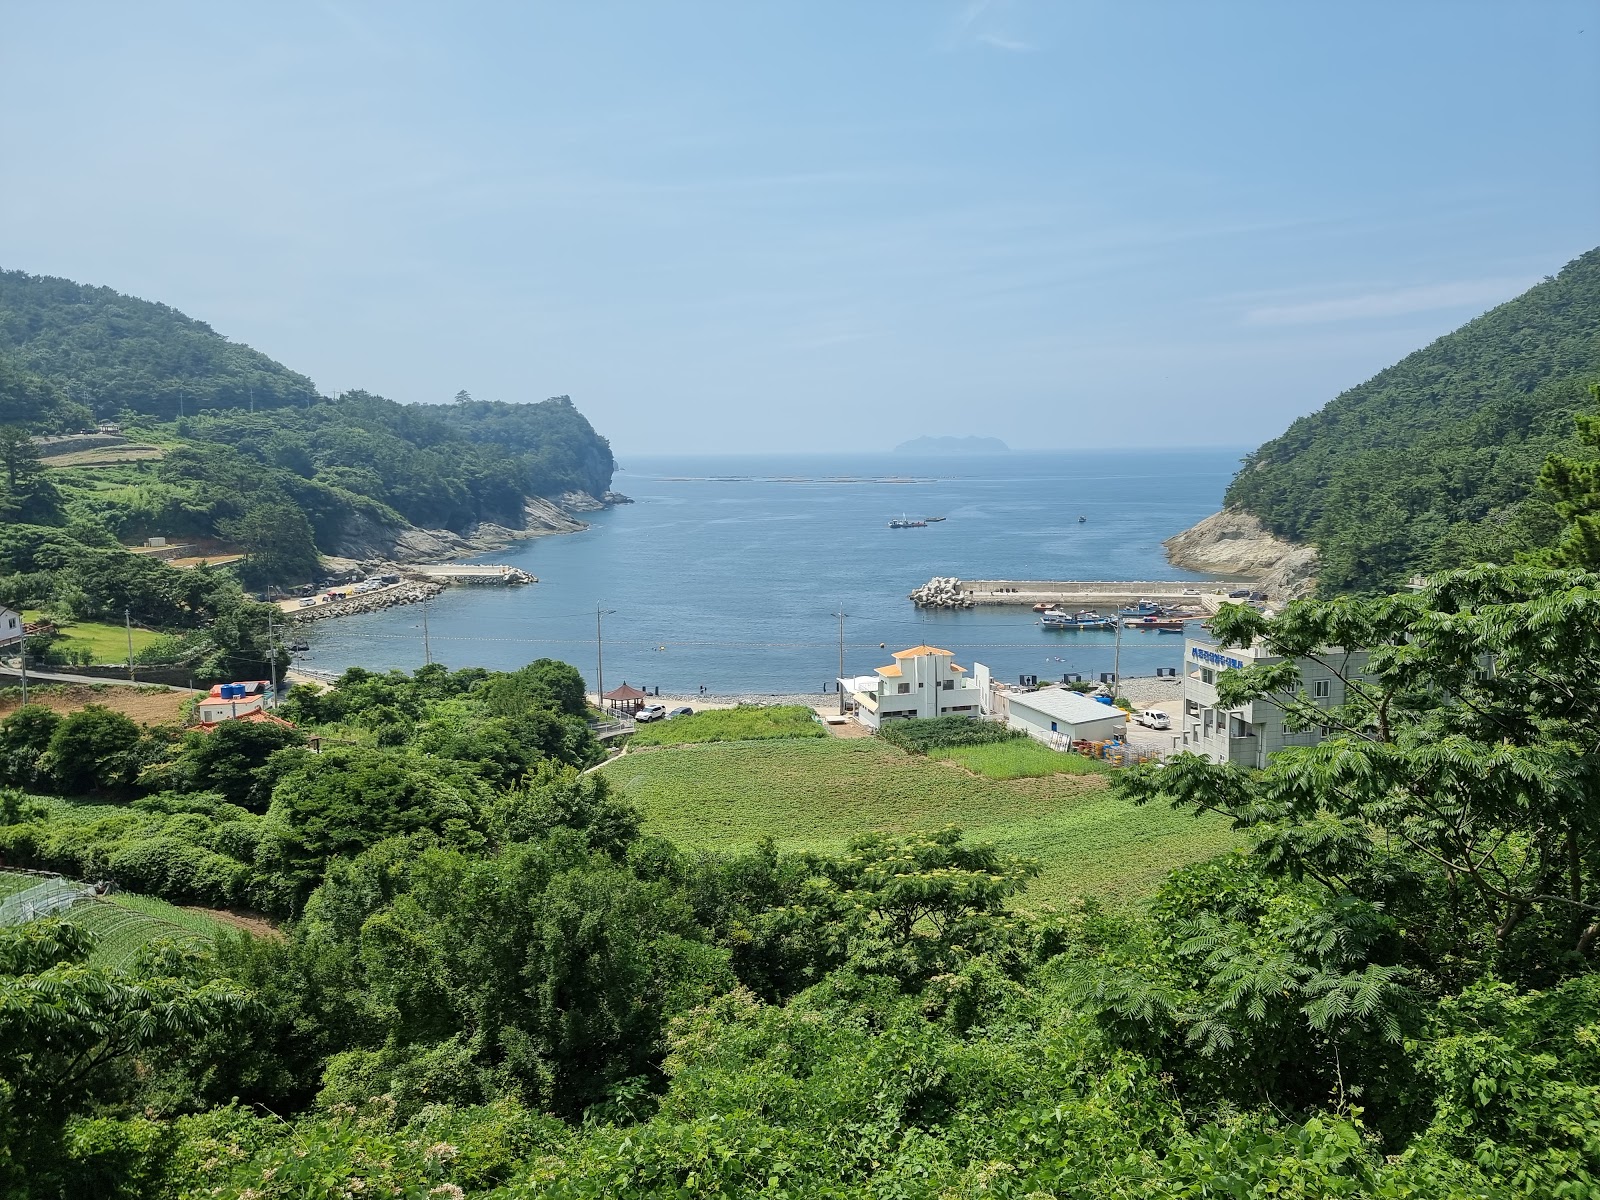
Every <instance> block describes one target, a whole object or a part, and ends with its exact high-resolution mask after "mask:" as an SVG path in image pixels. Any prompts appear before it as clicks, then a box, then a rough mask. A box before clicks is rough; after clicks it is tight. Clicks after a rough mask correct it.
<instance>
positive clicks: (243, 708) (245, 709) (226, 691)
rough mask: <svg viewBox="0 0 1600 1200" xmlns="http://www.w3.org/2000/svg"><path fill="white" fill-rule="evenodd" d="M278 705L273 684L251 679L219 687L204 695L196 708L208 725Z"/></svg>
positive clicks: (197, 718) (198, 718)
mask: <svg viewBox="0 0 1600 1200" xmlns="http://www.w3.org/2000/svg"><path fill="white" fill-rule="evenodd" d="M277 706H278V698H277V697H276V696H275V695H274V694H273V691H272V684H270V683H268V682H267V681H266V680H265V679H249V680H246V681H244V682H243V683H219V684H216V685H215V686H214V687H213V688H212V689H211V692H210V694H208V695H205V696H202V697H201V698H200V702H199V703H198V704H196V705H195V707H194V715H195V720H197V721H198V722H199V723H200V724H202V725H208V724H216V723H217V722H218V721H232V720H236V719H237V718H239V717H244V716H248V715H249V714H250V713H253V712H265V711H267V710H268V709H272V708H276V707H277Z"/></svg>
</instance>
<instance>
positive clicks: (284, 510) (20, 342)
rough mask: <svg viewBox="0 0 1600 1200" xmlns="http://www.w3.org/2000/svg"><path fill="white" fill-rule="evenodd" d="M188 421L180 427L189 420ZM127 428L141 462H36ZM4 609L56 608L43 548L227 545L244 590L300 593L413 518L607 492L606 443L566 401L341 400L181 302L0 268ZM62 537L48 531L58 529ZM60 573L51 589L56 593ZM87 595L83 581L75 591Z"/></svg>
mask: <svg viewBox="0 0 1600 1200" xmlns="http://www.w3.org/2000/svg"><path fill="white" fill-rule="evenodd" d="M180 414H181V415H180ZM96 418H102V419H104V418H109V419H114V420H116V421H118V422H120V424H121V426H122V430H123V432H124V433H125V434H126V435H127V436H128V437H129V438H130V439H133V440H134V441H136V442H137V443H139V445H140V446H141V447H142V448H141V449H140V450H139V451H138V452H137V454H135V455H132V456H130V457H129V458H128V459H126V460H122V461H112V462H85V463H77V464H61V463H56V464H46V465H41V464H40V462H39V459H38V455H37V454H35V453H33V452H32V451H31V450H30V449H29V447H28V439H29V437H30V436H36V435H47V434H59V433H66V432H73V431H76V430H81V429H84V428H86V427H87V426H89V425H91V424H92V423H93V421H94V420H95V419H96ZM0 459H3V462H4V466H5V470H4V471H3V472H0V516H3V517H4V518H5V519H6V520H7V522H8V524H9V528H8V529H7V530H6V531H5V536H3V537H0V577H3V576H5V575H6V574H8V573H11V572H22V573H27V574H30V575H31V576H33V577H34V578H33V580H32V581H31V582H29V581H24V583H26V586H23V584H21V583H19V581H18V580H16V579H15V578H12V579H10V580H9V581H7V580H3V579H0V600H5V601H9V602H11V603H13V604H16V603H28V604H38V605H48V604H49V603H51V602H53V601H57V600H60V599H61V597H60V596H59V595H57V594H56V592H57V591H59V588H56V587H54V586H52V587H51V588H50V589H48V590H46V591H44V592H40V591H39V588H40V587H41V586H43V582H42V581H43V580H44V578H45V576H44V574H43V573H44V572H49V571H57V572H59V571H60V570H61V569H63V568H62V566H60V565H58V566H57V567H44V568H41V567H38V566H37V565H35V560H36V559H37V555H36V554H35V553H34V549H33V548H34V547H36V546H37V545H39V544H41V541H46V542H51V543H54V544H57V545H67V544H75V545H78V546H81V547H90V546H93V547H98V548H100V549H110V548H112V547H113V546H114V544H115V543H116V542H119V541H120V542H123V543H125V544H126V543H131V542H134V541H136V540H138V539H141V538H145V537H149V536H157V535H160V536H166V537H173V538H197V537H198V538H212V539H219V540H221V541H225V542H230V543H234V544H238V545H240V546H242V547H243V548H244V549H245V550H246V551H247V552H248V553H249V554H250V556H251V557H250V560H249V563H248V564H247V568H246V574H247V575H248V576H251V578H249V580H248V581H249V582H251V583H252V584H253V585H254V586H257V587H261V586H264V585H265V584H266V583H269V582H271V583H278V584H280V585H281V584H288V583H298V582H302V581H303V580H305V579H307V578H309V577H310V576H312V575H313V574H314V573H315V571H316V565H317V558H316V556H317V554H318V552H321V553H323V554H345V555H355V556H359V557H364V556H366V554H368V553H372V552H377V553H381V552H382V549H381V548H382V547H383V546H384V545H385V544H386V539H392V537H393V536H394V534H395V533H397V532H398V531H401V530H403V529H404V528H406V526H408V525H413V526H419V527H425V528H445V529H450V530H452V531H454V532H456V533H466V532H468V531H469V530H471V529H472V528H473V527H475V526H477V525H479V524H481V523H484V522H492V523H494V524H496V525H501V526H506V527H510V528H513V529H515V528H519V527H521V526H522V525H523V523H524V522H523V511H524V507H525V502H526V500H527V499H528V498H529V497H535V496H556V495H560V494H563V493H566V492H569V491H576V492H585V493H588V494H590V495H593V496H596V497H599V496H602V495H603V494H604V493H605V492H606V491H607V489H608V488H609V487H610V486H611V474H612V470H613V466H614V464H613V460H612V456H611V449H610V446H609V445H608V444H607V442H606V440H605V439H604V438H602V437H601V436H599V435H598V434H597V433H596V432H595V431H594V429H593V427H592V426H590V424H589V422H588V421H587V420H585V419H584V417H583V415H582V414H581V413H580V412H578V410H577V409H576V408H575V407H574V406H573V404H572V401H571V400H570V399H568V398H567V397H566V396H557V397H555V398H553V399H550V400H545V401H541V402H539V403H534V404H507V403H489V402H479V401H474V400H472V399H471V398H470V397H468V396H467V395H466V394H465V393H462V394H461V396H460V397H459V398H458V399H457V401H456V402H454V403H451V404H433V405H406V404H397V403H395V402H394V401H392V400H387V399H385V398H383V397H382V396H377V395H373V394H371V393H368V392H364V391H359V390H357V391H348V392H344V393H342V394H340V395H339V396H338V397H336V398H329V397H324V396H320V395H318V394H317V391H316V389H315V388H314V387H313V386H312V384H311V381H310V380H308V379H306V378H305V377H304V376H302V375H298V374H296V373H295V372H293V371H290V370H288V369H287V368H286V367H283V366H282V365H280V364H278V363H276V362H274V361H272V360H271V359H269V358H267V357H266V356H265V355H262V354H259V353H257V352H256V351H254V350H252V349H250V348H249V347H248V346H242V345H239V344H237V343H234V342H230V341H228V340H227V339H226V338H224V337H222V336H221V335H219V334H218V333H216V332H215V331H214V330H213V329H211V327H210V326H208V325H206V324H205V323H204V322H201V321H196V320H193V319H191V318H189V317H187V316H185V315H184V314H182V313H180V312H178V311H176V310H175V309H172V308H168V307H167V306H165V305H162V304H152V303H149V302H148V301H144V300H137V299H134V298H132V297H129V296H123V295H121V294H119V293H117V292H114V291H112V290H110V289H109V288H98V287H85V286H83V285H80V284H76V283H72V282H70V281H68V280H64V279H53V278H49V277H42V276H32V275H25V274H23V273H21V272H17V271H10V272H0ZM50 531H53V532H50ZM59 578H60V577H59V575H58V576H57V577H56V582H59ZM74 586H76V585H74Z"/></svg>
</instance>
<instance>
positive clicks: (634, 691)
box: [601, 680, 646, 713]
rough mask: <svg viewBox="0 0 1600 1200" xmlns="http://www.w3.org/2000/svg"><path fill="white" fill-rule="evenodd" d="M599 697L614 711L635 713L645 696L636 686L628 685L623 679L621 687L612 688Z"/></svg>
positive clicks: (642, 703)
mask: <svg viewBox="0 0 1600 1200" xmlns="http://www.w3.org/2000/svg"><path fill="white" fill-rule="evenodd" d="M601 699H602V700H604V701H605V702H606V707H607V708H609V709H610V710H611V711H612V712H614V713H636V712H638V711H639V709H640V708H641V707H642V706H643V705H644V702H645V699H646V697H645V694H644V693H643V692H641V691H640V690H639V689H638V688H636V687H629V686H628V684H627V681H626V680H624V681H623V684H622V686H621V687H617V688H612V689H611V690H610V691H609V692H607V693H606V694H605V695H604V696H602V697H601Z"/></svg>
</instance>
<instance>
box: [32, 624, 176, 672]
mask: <svg viewBox="0 0 1600 1200" xmlns="http://www.w3.org/2000/svg"><path fill="white" fill-rule="evenodd" d="M44 615H45V614H44V613H41V612H34V611H29V612H25V613H23V614H22V616H23V620H25V621H29V622H33V621H37V620H40V619H41V618H42V617H43V616H44ZM57 628H58V629H59V630H60V632H61V636H60V637H59V638H57V639H56V640H55V642H54V643H52V644H51V649H52V650H63V651H66V652H67V654H68V656H69V657H70V656H71V654H72V651H74V650H76V649H79V648H80V647H81V648H84V649H87V650H88V651H89V653H90V655H92V658H91V659H90V661H91V662H95V663H125V662H127V661H128V631H127V630H126V629H125V628H124V627H123V626H121V625H110V624H106V623H105V622H102V621H72V622H63V623H60V624H58V625H57ZM160 636H161V635H160V634H159V633H152V632H151V631H150V630H148V629H135V630H134V631H133V652H134V653H135V654H138V653H139V651H140V650H143V649H144V648H145V647H146V646H148V645H150V643H151V642H153V641H155V640H156V639H157V638H158V637H160Z"/></svg>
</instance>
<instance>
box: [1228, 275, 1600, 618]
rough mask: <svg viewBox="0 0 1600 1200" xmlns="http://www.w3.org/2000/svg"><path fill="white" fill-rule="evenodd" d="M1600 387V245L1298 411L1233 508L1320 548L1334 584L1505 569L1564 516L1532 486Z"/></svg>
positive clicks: (1255, 463)
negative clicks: (1491, 565)
mask: <svg viewBox="0 0 1600 1200" xmlns="http://www.w3.org/2000/svg"><path fill="white" fill-rule="evenodd" d="M1597 380H1600V249H1597V250H1591V251H1590V252H1589V253H1587V254H1584V255H1582V256H1581V257H1579V258H1578V259H1576V260H1574V261H1573V262H1571V263H1569V264H1568V265H1567V267H1566V268H1565V269H1564V270H1563V271H1562V272H1561V274H1560V275H1558V276H1556V277H1554V278H1550V279H1546V280H1545V281H1544V282H1543V283H1540V284H1538V285H1537V286H1535V287H1534V288H1532V289H1530V290H1529V291H1528V292H1526V293H1524V294H1523V295H1521V296H1519V297H1517V298H1516V299H1515V300H1512V301H1510V302H1508V303H1506V304H1502V305H1501V306H1500V307H1498V308H1496V309H1493V310H1492V311H1490V312H1488V313H1485V314H1484V315H1483V316H1481V317H1479V318H1477V319H1476V320H1474V321H1471V322H1469V323H1468V324H1466V325H1464V326H1462V327H1461V328H1460V329H1458V330H1456V331H1455V332H1454V333H1451V334H1448V335H1446V336H1445V337H1442V338H1440V339H1439V340H1438V341H1436V342H1434V343H1433V344H1432V345H1430V346H1428V347H1426V348H1425V349H1422V350H1418V351H1417V352H1416V353H1414V354H1411V355H1409V356H1407V357H1406V358H1404V359H1402V360H1401V361H1400V362H1398V363H1396V364H1395V365H1394V366H1392V367H1390V368H1388V369H1387V370H1385V371H1381V372H1379V373H1378V374H1377V375H1375V376H1373V378H1371V379H1370V380H1368V381H1367V382H1366V383H1363V384H1361V385H1360V386H1359V387H1355V388H1352V389H1351V390H1350V391H1348V392H1344V393H1343V394H1341V395H1340V396H1338V397H1337V398H1336V399H1334V400H1332V401H1331V402H1330V403H1328V404H1327V405H1326V406H1325V407H1323V408H1322V409H1321V410H1320V411H1318V412H1316V413H1313V414H1311V415H1310V416H1306V417H1302V418H1300V419H1299V420H1297V421H1295V422H1294V424H1292V425H1291V426H1290V427H1289V429H1288V431H1287V432H1285V433H1284V434H1283V435H1282V436H1281V437H1278V438H1275V439H1273V440H1272V441H1270V442H1268V443H1266V444H1265V445H1263V446H1262V447H1261V448H1260V449H1258V450H1257V451H1255V453H1253V454H1251V455H1250V456H1249V458H1247V459H1246V460H1245V465H1244V467H1243V469H1242V470H1241V471H1240V472H1239V474H1238V476H1237V477H1236V478H1235V479H1234V481H1233V483H1232V484H1231V485H1230V487H1229V488H1228V493H1227V498H1226V503H1227V504H1228V505H1229V506H1230V507H1238V508H1243V509H1245V510H1246V511H1248V512H1251V513H1253V514H1255V515H1256V516H1257V517H1259V518H1261V520H1262V522H1263V523H1264V524H1265V525H1266V526H1267V528H1268V529H1270V530H1271V531H1272V532H1274V533H1276V534H1279V535H1281V536H1283V537H1287V538H1290V539H1293V540H1295V541H1301V542H1312V543H1315V545H1316V546H1317V548H1318V550H1319V552H1320V554H1321V558H1322V568H1321V583H1322V586H1323V588H1324V589H1326V590H1333V591H1339V590H1347V589H1357V590H1360V589H1369V588H1381V587H1385V586H1392V585H1394V584H1396V583H1399V582H1401V581H1403V580H1404V578H1405V577H1406V576H1407V575H1409V574H1410V573H1411V572H1413V571H1418V570H1420V571H1435V570H1440V569H1444V568H1448V567H1452V566H1457V565H1461V564H1464V563H1469V562H1474V561H1502V562H1503V561H1508V560H1509V559H1510V558H1511V557H1512V556H1513V555H1514V554H1515V553H1516V552H1517V551H1519V550H1524V549H1527V548H1529V547H1531V546H1537V545H1543V544H1545V543H1547V542H1548V541H1549V540H1550V538H1551V537H1553V536H1554V534H1555V532H1556V530H1557V528H1558V526H1559V520H1558V518H1557V516H1556V514H1555V512H1554V510H1553V509H1552V508H1551V506H1550V504H1549V502H1548V501H1547V500H1546V499H1545V498H1544V497H1543V496H1541V495H1540V494H1539V493H1538V492H1537V489H1536V486H1535V485H1536V480H1537V478H1538V474H1539V468H1540V466H1541V465H1542V464H1543V462H1544V460H1545V457H1546V456H1547V455H1548V454H1550V453H1551V452H1552V451H1556V450H1559V449H1562V448H1565V447H1568V446H1569V445H1570V444H1571V439H1572V434H1573V415H1574V413H1576V412H1578V411H1581V410H1582V409H1584V408H1585V407H1586V406H1587V405H1588V403H1589V401H1588V396H1587V393H1586V388H1587V386H1588V385H1589V384H1591V383H1593V382H1595V381H1597Z"/></svg>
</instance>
